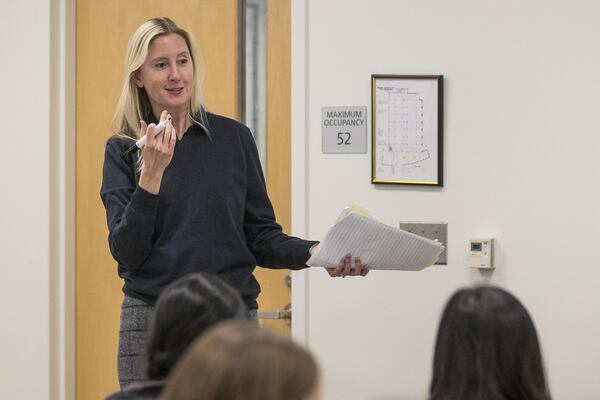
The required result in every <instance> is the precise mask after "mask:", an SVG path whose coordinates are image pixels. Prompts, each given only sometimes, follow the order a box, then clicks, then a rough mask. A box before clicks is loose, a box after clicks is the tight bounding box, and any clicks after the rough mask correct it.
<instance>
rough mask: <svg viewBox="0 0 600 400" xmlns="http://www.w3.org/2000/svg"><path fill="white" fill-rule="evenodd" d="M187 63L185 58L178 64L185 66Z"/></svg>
mask: <svg viewBox="0 0 600 400" xmlns="http://www.w3.org/2000/svg"><path fill="white" fill-rule="evenodd" d="M188 61H189V60H188V59H187V58H182V59H181V60H179V64H187V63H188Z"/></svg>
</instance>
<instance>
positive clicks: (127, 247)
mask: <svg viewBox="0 0 600 400" xmlns="http://www.w3.org/2000/svg"><path fill="white" fill-rule="evenodd" d="M122 140H125V139H120V138H114V137H113V138H111V139H109V141H108V142H107V144H106V150H105V154H104V167H103V177H102V188H101V190H100V197H101V199H102V202H103V203H104V207H105V208H106V220H107V223H108V230H109V234H108V243H109V247H110V251H111V253H112V256H113V257H114V259H115V260H116V261H117V262H118V263H119V264H120V265H122V266H123V267H125V268H130V269H133V268H137V267H139V266H140V265H141V264H142V263H143V262H144V260H145V259H146V258H147V257H148V255H149V254H150V252H151V250H152V237H153V233H154V224H155V220H156V210H157V206H158V198H159V196H158V195H153V194H151V193H148V192H147V191H145V190H144V189H142V188H140V187H138V186H137V184H136V179H135V166H134V165H133V160H128V159H127V158H126V157H125V155H124V151H125V148H124V146H120V145H119V141H122ZM121 144H122V143H121Z"/></svg>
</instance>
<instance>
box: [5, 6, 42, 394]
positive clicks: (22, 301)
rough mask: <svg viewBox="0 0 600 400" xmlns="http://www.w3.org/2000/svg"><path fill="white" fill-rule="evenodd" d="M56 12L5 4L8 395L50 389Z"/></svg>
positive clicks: (35, 7)
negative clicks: (52, 44) (53, 25)
mask: <svg viewBox="0 0 600 400" xmlns="http://www.w3.org/2000/svg"><path fill="white" fill-rule="evenodd" d="M32 3H35V4H32ZM49 16H50V9H49V1H47V0H37V1H34V2H30V3H29V4H27V3H19V2H17V3H15V2H6V1H3V2H1V3H0V19H1V23H0V36H1V37H2V38H3V40H2V42H3V46H2V48H3V50H2V51H3V54H4V55H3V57H2V60H3V61H2V67H1V68H2V73H1V74H0V87H1V88H2V96H0V109H1V110H2V111H3V112H2V114H3V116H2V120H3V121H4V123H3V127H2V141H3V146H2V147H3V151H2V157H0V176H1V179H2V183H1V184H0V187H1V189H0V190H2V212H1V213H2V223H1V225H2V229H1V230H0V243H1V248H2V251H1V253H2V279H0V320H1V321H2V328H1V329H0V349H1V350H0V354H2V357H0V376H1V377H2V378H1V380H2V384H1V385H0V398H3V399H44V398H47V397H48V395H49V392H50V379H49V367H50V354H49V349H50V346H49V336H50V335H49V327H50V319H49V312H50V309H49V304H48V303H49V300H50V294H49V286H50V283H49V282H50V273H49V269H50V268H49V267H50V254H49V253H50V244H49V242H50V236H49V226H50V213H49V208H50V196H49V188H50V179H49V178H50V176H49V172H48V168H49V165H50V154H49V148H50V141H49V128H48V127H49V125H50V95H49V90H50V41H49V39H48V37H49V33H50V17H49ZM41 38H45V40H40V39H41Z"/></svg>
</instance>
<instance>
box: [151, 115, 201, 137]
mask: <svg viewBox="0 0 600 400" xmlns="http://www.w3.org/2000/svg"><path fill="white" fill-rule="evenodd" d="M153 113H154V116H155V117H156V119H159V118H160V112H158V113H156V110H153ZM170 114H171V123H172V124H173V127H174V128H175V131H176V132H177V138H178V139H180V140H181V138H182V137H183V135H184V133H185V131H187V129H188V128H189V127H190V126H191V125H192V121H191V119H190V116H189V113H188V112H187V110H184V111H175V112H170Z"/></svg>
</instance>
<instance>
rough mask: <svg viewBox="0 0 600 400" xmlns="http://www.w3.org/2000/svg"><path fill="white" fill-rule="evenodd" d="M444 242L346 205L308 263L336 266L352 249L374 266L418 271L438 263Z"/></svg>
mask: <svg viewBox="0 0 600 400" xmlns="http://www.w3.org/2000/svg"><path fill="white" fill-rule="evenodd" d="M443 251H444V246H442V245H441V244H440V243H439V242H436V241H434V240H430V239H426V238H424V237H421V236H418V235H415V234H413V233H410V232H406V231H403V230H400V229H398V228H393V227H391V226H388V225H386V224H383V223H381V222H379V221H377V220H375V219H373V218H371V217H369V216H366V215H361V214H360V213H357V212H353V211H352V210H350V209H348V208H346V209H345V210H344V212H343V213H342V215H340V217H339V218H338V220H337V221H336V223H335V225H334V226H333V227H332V228H331V229H330V230H329V232H327V234H326V235H325V238H324V239H323V240H322V241H321V243H320V245H319V246H318V247H317V249H316V252H315V253H314V254H313V255H312V257H311V258H310V259H309V260H308V262H307V263H306V264H307V265H309V266H311V267H327V268H331V267H336V266H337V265H338V263H339V262H340V260H341V259H342V257H343V256H345V255H346V254H348V253H350V254H352V257H360V259H361V261H362V263H363V264H367V265H368V266H369V267H370V268H371V269H385V270H406V271H419V270H422V269H423V268H426V267H428V266H430V265H433V264H435V262H436V261H437V259H438V257H439V255H440V254H442V252H443Z"/></svg>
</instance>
